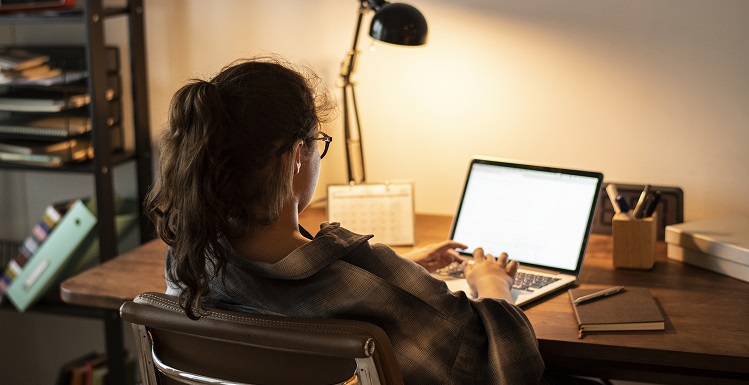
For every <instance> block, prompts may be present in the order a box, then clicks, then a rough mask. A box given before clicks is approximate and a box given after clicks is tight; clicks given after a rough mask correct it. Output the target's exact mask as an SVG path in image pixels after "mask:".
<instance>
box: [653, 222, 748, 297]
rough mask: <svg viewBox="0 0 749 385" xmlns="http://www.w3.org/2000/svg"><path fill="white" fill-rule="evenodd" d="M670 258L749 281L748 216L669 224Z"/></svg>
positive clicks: (668, 246) (667, 232)
mask: <svg viewBox="0 0 749 385" xmlns="http://www.w3.org/2000/svg"><path fill="white" fill-rule="evenodd" d="M666 244H667V255H668V258H670V259H673V260H676V261H680V262H683V263H687V264H690V265H695V266H699V267H701V268H704V269H708V270H712V271H714V272H716V273H720V274H723V275H727V276H729V277H733V278H737V279H740V280H742V281H745V282H749V218H746V217H739V216H726V217H719V218H710V219H702V220H696V221H691V222H685V223H680V224H675V225H669V226H666Z"/></svg>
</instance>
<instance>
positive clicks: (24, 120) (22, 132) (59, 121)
mask: <svg viewBox="0 0 749 385" xmlns="http://www.w3.org/2000/svg"><path fill="white" fill-rule="evenodd" d="M91 127H92V126H91V118H90V117H88V116H77V115H69V116H65V115H51V116H47V115H43V116H32V117H27V116H24V117H20V118H19V117H15V118H7V119H0V140H2V139H1V138H16V139H39V140H56V139H64V138H69V137H73V136H78V135H81V134H85V133H87V132H90V131H91Z"/></svg>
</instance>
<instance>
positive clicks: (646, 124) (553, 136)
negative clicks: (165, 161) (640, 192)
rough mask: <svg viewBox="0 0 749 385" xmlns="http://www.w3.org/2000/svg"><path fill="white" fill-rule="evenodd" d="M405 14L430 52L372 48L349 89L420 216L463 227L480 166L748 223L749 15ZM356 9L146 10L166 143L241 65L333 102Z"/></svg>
mask: <svg viewBox="0 0 749 385" xmlns="http://www.w3.org/2000/svg"><path fill="white" fill-rule="evenodd" d="M410 3H411V4H412V5H414V6H416V7H418V8H419V9H420V10H421V11H422V12H423V13H424V14H425V16H426V17H427V20H428V22H429V27H430V36H429V43H428V45H427V46H425V47H423V48H419V49H404V48H401V47H393V46H386V45H382V44H376V49H375V51H374V52H371V51H370V50H369V49H368V48H369V46H370V41H371V39H370V38H369V37H368V36H365V35H364V34H363V36H364V38H362V40H361V44H360V48H361V49H362V51H363V52H362V55H361V59H360V62H359V68H358V70H357V73H356V76H355V77H356V80H357V81H358V83H359V86H358V88H357V92H358V97H359V104H360V113H361V117H362V122H363V129H364V139H365V152H366V155H365V156H366V162H367V166H368V168H367V171H368V176H369V178H368V179H369V180H370V181H373V182H377V181H384V180H387V179H411V180H413V181H414V182H415V185H416V210H417V211H420V212H433V213H446V214H449V213H452V211H453V209H454V207H455V204H456V202H457V200H458V198H459V194H460V189H461V183H462V179H463V176H464V172H465V169H466V166H467V163H468V160H469V159H470V157H471V156H472V155H474V154H480V155H486V156H497V157H506V158H516V159H525V160H529V161H533V162H536V163H546V164H552V165H560V166H568V167H579V168H584V169H594V170H599V171H602V172H603V173H604V174H605V176H606V180H607V181H615V182H617V181H618V182H631V183H639V184H642V183H651V184H659V185H672V186H680V187H682V188H683V189H684V191H685V206H686V209H685V211H686V213H685V214H686V219H696V218H702V217H708V216H713V215H722V214H728V213H740V214H743V215H749V204H747V203H746V198H745V195H746V193H747V192H749V177H747V171H746V170H745V168H746V166H747V165H749V151H746V150H744V147H746V146H747V145H749V129H748V128H749V127H748V126H749V108H748V107H749V75H748V74H747V68H749V45H748V44H746V37H747V36H749V2H746V1H742V0H735V1H723V0H721V1H712V0H673V1H667V0H658V1H651V0H647V1H646V0H628V1H619V0H617V1H614V0H595V1H593V0H567V1H563V2H560V1H541V0H536V1H529V0H502V1H495V0H411V1H410ZM357 6H358V5H357V2H356V1H353V0H352V1H340V0H316V1H309V0H276V1H273V2H270V1H261V0H254V1H247V0H221V1H217V0H215V1H210V2H207V1H184V0H150V1H146V22H147V39H148V55H149V57H148V59H149V61H148V63H149V65H148V69H149V76H150V82H149V83H150V92H151V94H150V95H151V106H152V109H151V118H152V122H153V127H154V131H158V129H159V128H160V127H162V126H163V123H164V120H165V116H166V115H165V114H166V109H167V105H168V101H169V98H170V97H171V95H172V94H173V93H174V91H176V89H177V88H178V87H179V86H180V85H181V84H183V82H184V81H185V80H186V79H187V78H189V77H192V76H210V75H211V74H213V73H214V72H215V71H217V70H218V69H219V68H220V67H221V66H222V65H224V64H227V63H228V62H230V61H231V60H233V59H235V58H238V57H243V56H249V55H255V54H262V53H278V54H281V55H283V56H286V57H287V58H289V59H291V60H292V61H294V62H297V63H306V64H307V65H309V66H311V67H312V68H313V69H314V70H315V71H316V72H317V73H318V74H319V75H320V76H322V77H323V80H324V82H325V84H326V86H327V87H329V88H330V89H331V90H332V92H335V93H336V94H338V90H337V89H336V88H335V82H336V80H337V71H338V68H339V63H340V61H341V59H342V58H343V55H344V52H345V51H346V50H347V49H348V47H349V46H350V44H351V38H352V33H353V26H354V21H355V15H356V9H357ZM369 17H370V15H368V16H367V18H366V19H365V24H366V25H365V27H366V26H368V20H369ZM340 125H341V122H340V120H339V121H338V122H336V124H335V125H334V126H333V127H330V128H328V130H330V131H332V134H333V135H334V137H335V138H336V141H334V150H333V153H332V154H331V155H330V157H329V158H326V159H325V161H324V162H323V163H324V166H323V167H324V169H323V175H322V177H321V181H320V183H321V186H324V185H325V184H327V183H340V182H344V181H345V179H346V176H345V169H344V166H343V147H342V140H341V139H342V129H341V127H340ZM318 190H320V192H321V193H324V192H323V190H324V189H322V188H320V189H318ZM318 195H319V194H318Z"/></svg>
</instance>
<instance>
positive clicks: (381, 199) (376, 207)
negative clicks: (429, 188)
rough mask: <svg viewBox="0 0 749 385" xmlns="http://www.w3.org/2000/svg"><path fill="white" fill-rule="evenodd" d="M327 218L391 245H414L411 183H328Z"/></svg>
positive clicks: (378, 241)
mask: <svg viewBox="0 0 749 385" xmlns="http://www.w3.org/2000/svg"><path fill="white" fill-rule="evenodd" d="M328 221H329V222H339V223H340V224H341V226H343V227H345V228H347V229H349V230H351V231H353V232H355V233H359V234H374V239H373V241H375V242H377V243H384V244H387V245H391V246H405V245H413V244H414V200H413V183H410V182H408V183H406V182H399V183H364V184H353V185H348V184H347V185H329V186H328Z"/></svg>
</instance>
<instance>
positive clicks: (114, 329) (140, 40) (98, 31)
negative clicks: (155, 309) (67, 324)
mask: <svg viewBox="0 0 749 385" xmlns="http://www.w3.org/2000/svg"><path fill="white" fill-rule="evenodd" d="M102 1H103V0H79V2H80V3H82V7H81V9H79V10H77V11H72V12H71V11H62V12H57V13H55V12H43V13H41V12H40V13H33V14H31V13H29V14H24V15H16V14H0V23H2V24H8V23H11V24H22V23H27V24H38V25H40V26H43V25H44V24H45V23H56V24H60V23H64V24H67V23H70V24H76V25H82V26H83V27H84V30H85V35H86V36H85V55H86V67H87V70H88V89H89V92H90V95H91V103H90V106H89V110H90V114H91V122H92V125H93V133H92V143H93V150H94V157H93V159H92V160H90V161H87V162H85V163H82V164H73V165H66V166H62V167H55V168H48V167H41V166H27V165H18V164H10V163H0V172H2V170H3V169H5V170H26V171H29V172H54V173H84V174H90V175H92V176H93V178H94V192H93V194H94V195H95V196H96V199H97V212H98V214H97V217H98V223H97V230H98V235H99V240H100V242H99V244H100V254H99V255H100V261H101V262H105V261H107V260H109V259H111V258H113V257H114V256H116V255H117V254H118V250H117V233H116V231H115V191H114V179H113V169H114V168H115V167H117V166H118V165H122V164H125V163H128V162H135V168H136V175H137V177H136V179H137V181H136V182H137V192H138V197H137V198H138V199H139V201H140V202H142V201H143V200H144V198H145V196H146V193H147V190H148V187H149V185H150V183H151V180H152V164H151V163H152V158H151V140H150V130H149V116H148V93H147V88H146V84H147V74H146V61H145V35H144V25H143V23H144V21H143V2H142V0H128V1H127V3H126V4H125V5H124V6H122V7H116V8H110V7H104V6H103V4H102ZM114 17H126V18H128V23H127V25H128V31H127V32H128V36H129V57H130V62H129V64H128V63H125V65H123V63H120V64H121V65H120V68H121V70H122V71H128V70H129V71H130V74H131V82H132V84H131V86H132V92H131V97H132V100H131V101H132V115H128V116H124V115H123V117H122V121H123V122H124V121H126V120H129V119H131V122H130V123H131V124H132V129H133V130H134V133H133V134H134V138H135V142H134V149H129V150H128V149H126V150H124V151H118V152H113V151H112V150H111V143H112V138H111V135H112V133H111V130H110V129H109V126H108V124H107V119H108V113H107V111H108V108H109V107H108V104H107V103H108V101H107V98H106V97H105V95H106V94H107V88H108V84H107V77H108V73H107V65H106V56H105V50H106V46H105V33H106V31H105V26H104V24H105V23H104V21H105V20H106V19H108V18H114ZM40 43H43V42H40ZM120 49H124V48H123V47H120ZM123 96H125V95H123ZM122 127H123V130H124V129H126V127H128V126H127V125H125V124H123V126H122ZM102 128H104V129H102ZM140 233H141V241H145V240H148V239H151V238H152V234H153V226H152V224H151V223H150V221H148V219H147V218H145V216H143V215H141V232H140ZM32 310H35V311H45V312H53V313H59V314H66V315H72V316H83V317H96V318H100V319H102V321H103V322H104V329H105V341H106V347H107V354H108V356H109V362H110V365H109V383H110V384H113V385H114V384H122V383H124V377H125V376H124V373H125V365H124V361H125V357H124V352H123V332H122V323H121V320H120V317H119V314H118V312H117V311H105V310H101V309H93V308H82V307H75V306H68V305H64V304H62V303H61V302H59V303H55V302H51V303H50V302H48V301H42V302H41V303H40V304H39V305H37V306H35V307H34V308H32Z"/></svg>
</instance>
